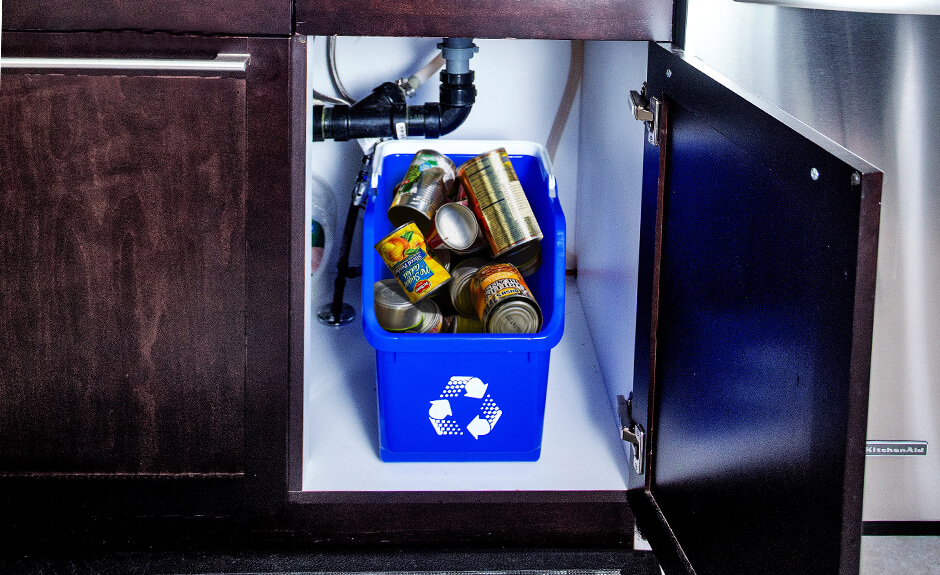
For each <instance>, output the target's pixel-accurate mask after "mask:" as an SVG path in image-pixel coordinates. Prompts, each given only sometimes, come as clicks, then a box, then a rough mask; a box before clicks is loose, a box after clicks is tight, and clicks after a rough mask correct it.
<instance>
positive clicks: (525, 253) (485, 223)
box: [375, 148, 542, 334]
mask: <svg viewBox="0 0 940 575" xmlns="http://www.w3.org/2000/svg"><path fill="white" fill-rule="evenodd" d="M388 218H389V221H391V222H392V224H393V225H395V226H396V228H395V230H394V231H392V232H391V233H390V234H389V235H388V236H386V237H385V238H383V239H382V240H381V241H379V242H378V243H377V244H376V245H375V249H376V251H378V253H379V255H381V256H382V259H383V261H385V263H386V265H387V266H388V267H389V269H390V270H391V272H392V275H393V276H395V279H394V280H382V281H380V282H376V284H375V313H376V319H377V320H378V323H379V325H381V326H382V327H383V328H384V329H386V330H387V331H391V332H409V333H438V332H446V333H516V334H519V333H537V332H538V331H540V330H541V329H542V311H541V309H540V308H539V305H538V303H537V302H536V300H535V297H534V296H533V294H532V292H531V290H530V289H529V287H528V286H527V285H526V282H525V279H524V277H527V276H529V275H531V274H533V273H535V271H536V270H537V269H538V268H539V266H540V265H541V263H542V252H541V248H540V246H539V242H540V241H541V240H542V232H541V230H540V229H539V225H538V221H537V220H536V218H535V214H534V213H533V212H532V208H531V206H530V205H529V202H528V200H527V199H526V196H525V192H524V191H523V189H522V185H521V184H520V183H519V178H518V177H517V176H516V172H515V170H514V169H513V167H512V162H511V161H510V159H509V156H508V155H507V154H506V150H505V149H502V148H500V149H498V150H493V151H491V152H487V153H486V154H481V155H479V156H477V157H475V158H472V159H470V160H468V161H467V162H465V163H464V164H463V165H461V166H460V167H459V168H458V167H456V166H455V164H454V162H453V161H452V160H451V159H450V158H448V157H447V156H444V155H442V154H440V153H438V152H436V151H434V150H421V151H419V152H418V153H416V154H415V156H414V158H413V159H412V161H411V164H410V166H409V168H408V171H407V172H406V174H405V177H404V178H403V180H402V182H401V183H400V184H398V186H396V188H395V195H394V198H393V199H392V203H391V207H389V209H388Z"/></svg>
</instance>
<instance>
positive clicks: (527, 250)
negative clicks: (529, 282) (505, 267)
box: [499, 242, 542, 277]
mask: <svg viewBox="0 0 940 575" xmlns="http://www.w3.org/2000/svg"><path fill="white" fill-rule="evenodd" d="M499 261H500V262H504V263H507V264H512V265H514V266H516V269H518V270H519V273H520V274H522V277H529V276H530V275H532V274H534V273H535V272H536V271H538V269H539V267H541V265H542V247H541V245H539V243H538V242H532V243H528V244H525V245H523V246H522V247H521V248H520V249H518V250H513V251H511V252H508V253H506V254H504V255H502V256H500V257H499Z"/></svg>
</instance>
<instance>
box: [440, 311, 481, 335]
mask: <svg viewBox="0 0 940 575" xmlns="http://www.w3.org/2000/svg"><path fill="white" fill-rule="evenodd" d="M444 332H445V333H484V332H483V323H482V322H481V321H480V320H478V319H474V318H472V317H464V316H462V315H455V316H452V317H448V318H444Z"/></svg>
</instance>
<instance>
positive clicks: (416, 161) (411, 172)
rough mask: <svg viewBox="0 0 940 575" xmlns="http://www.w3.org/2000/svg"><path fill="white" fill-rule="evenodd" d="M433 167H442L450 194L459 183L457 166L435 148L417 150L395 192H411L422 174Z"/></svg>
mask: <svg viewBox="0 0 940 575" xmlns="http://www.w3.org/2000/svg"><path fill="white" fill-rule="evenodd" d="M431 168H440V170H441V171H442V172H443V173H444V183H445V185H446V186H447V190H448V194H449V193H450V191H451V189H452V188H453V187H455V186H456V183H457V166H456V165H455V164H454V162H453V160H451V159H450V158H448V157H447V156H445V155H444V154H441V153H440V152H437V151H435V150H418V151H417V152H415V155H414V157H413V158H411V164H409V166H408V170H407V171H406V172H405V177H404V178H402V180H401V182H399V184H398V185H397V186H396V187H395V194H396V195H398V194H400V193H408V192H410V191H411V189H412V187H413V186H414V184H415V182H417V181H418V178H420V177H421V174H422V173H423V172H425V171H427V170H430V169H431Z"/></svg>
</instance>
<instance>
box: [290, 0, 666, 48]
mask: <svg viewBox="0 0 940 575" xmlns="http://www.w3.org/2000/svg"><path fill="white" fill-rule="evenodd" d="M672 5H673V3H672V1H671V0H584V1H580V2H576V1H573V0H525V1H520V0H515V1H512V2H505V1H502V0H500V1H497V0H474V1H473V2H466V1H464V0H428V1H426V2H422V3H415V2H402V1H400V0H297V25H296V30H297V32H299V33H301V34H339V35H343V36H428V37H435V36H440V37H443V36H451V37H470V38H582V39H595V40H656V41H667V40H670V39H671V38H672Z"/></svg>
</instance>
